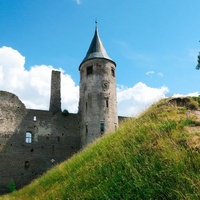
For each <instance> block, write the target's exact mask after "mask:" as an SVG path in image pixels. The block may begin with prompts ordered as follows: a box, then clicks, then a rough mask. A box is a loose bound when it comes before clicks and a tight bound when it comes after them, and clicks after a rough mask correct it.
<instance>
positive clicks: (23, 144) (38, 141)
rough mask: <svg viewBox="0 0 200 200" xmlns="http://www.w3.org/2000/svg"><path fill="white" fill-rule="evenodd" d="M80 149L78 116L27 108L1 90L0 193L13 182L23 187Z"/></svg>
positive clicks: (14, 96) (12, 95) (5, 190)
mask: <svg viewBox="0 0 200 200" xmlns="http://www.w3.org/2000/svg"><path fill="white" fill-rule="evenodd" d="M27 132H29V133H31V136H32V137H31V139H30V138H29V139H28V140H31V142H30V141H29V142H27V139H26V133H27ZM79 149H80V128H79V115H78V114H69V115H63V114H62V113H61V112H58V113H52V112H49V111H41V110H31V109H26V108H25V106H24V104H23V103H22V102H21V101H20V100H19V99H18V97H17V96H16V95H14V94H11V93H8V92H4V91H0V163H1V164H0V194H2V193H4V192H7V187H8V185H9V183H10V181H11V180H14V182H15V184H16V187H17V188H21V187H23V186H24V185H26V184H28V183H30V182H31V181H32V180H33V179H35V178H37V177H38V176H40V175H41V174H42V173H44V172H46V171H47V170H48V169H50V168H51V167H52V166H53V165H55V164H57V163H60V162H62V161H64V160H66V159H67V158H69V157H71V156H72V155H73V154H74V153H75V152H77V151H78V150H79Z"/></svg>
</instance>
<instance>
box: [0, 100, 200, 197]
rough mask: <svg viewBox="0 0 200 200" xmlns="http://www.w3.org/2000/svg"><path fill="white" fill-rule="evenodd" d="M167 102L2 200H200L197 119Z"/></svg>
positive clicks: (129, 121) (127, 122)
mask: <svg viewBox="0 0 200 200" xmlns="http://www.w3.org/2000/svg"><path fill="white" fill-rule="evenodd" d="M166 101H167V100H163V101H161V102H159V103H158V104H155V105H153V106H152V107H151V108H150V109H149V110H148V111H147V112H145V113H144V114H142V115H141V116H140V117H139V118H137V119H131V120H127V121H126V122H125V123H124V124H122V125H121V126H120V128H119V129H118V130H117V131H116V132H115V133H114V134H109V135H106V136H105V137H103V138H101V139H99V140H97V141H96V142H95V143H94V144H92V145H90V146H89V147H88V148H86V149H85V150H84V151H82V152H80V153H79V154H77V155H75V156H74V157H72V158H71V159H70V160H68V161H66V162H64V163H62V164H60V165H58V166H56V167H55V168H53V169H52V170H50V171H49V172H47V173H46V174H45V175H43V176H42V177H41V178H39V179H37V180H35V181H34V182H33V183H32V184H30V185H29V186H27V187H25V188H23V189H22V190H20V191H17V192H14V193H11V194H9V195H7V196H3V197H1V198H0V199H1V200H2V199H20V200H23V199H24V200H27V199H42V200H44V199H56V198H57V199H103V200H105V199H200V151H199V149H194V148H192V145H191V143H189V141H191V138H194V137H195V138H197V136H199V133H195V132H193V133H189V132H188V131H187V129H186V128H185V127H186V126H191V124H192V125H194V124H197V122H196V121H195V120H196V119H195V117H192V116H191V117H189V118H188V117H186V112H187V110H186V109H185V107H181V108H178V107H176V106H174V105H170V104H169V103H166ZM189 144H190V145H189Z"/></svg>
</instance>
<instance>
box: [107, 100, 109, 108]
mask: <svg viewBox="0 0 200 200" xmlns="http://www.w3.org/2000/svg"><path fill="white" fill-rule="evenodd" d="M108 107H109V101H108V99H106V108H108Z"/></svg>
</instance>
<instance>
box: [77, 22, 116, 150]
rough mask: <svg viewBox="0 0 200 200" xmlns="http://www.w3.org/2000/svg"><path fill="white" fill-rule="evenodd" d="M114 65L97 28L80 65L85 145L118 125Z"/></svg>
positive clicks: (82, 132)
mask: <svg viewBox="0 0 200 200" xmlns="http://www.w3.org/2000/svg"><path fill="white" fill-rule="evenodd" d="M115 69H116V64H115V62H114V61H113V60H112V59H111V58H110V57H109V56H108V54H107V53H106V50H105V48H104V46H103V44H102V42H101V39H100V37H99V34H98V29H97V25H96V27H95V33H94V37H93V39H92V42H91V44H90V47H89V49H88V52H87V54H86V56H85V58H84V59H83V61H82V62H81V64H80V66H79V70H80V99H79V113H80V117H81V137H82V139H81V140H82V141H81V142H82V146H83V147H84V146H86V145H87V144H89V143H91V142H92V141H93V140H95V139H96V138H98V137H100V136H101V135H103V134H105V133H108V132H110V131H114V130H115V129H116V128H117V126H118V115H117V97H116V77H115V75H116V74H115Z"/></svg>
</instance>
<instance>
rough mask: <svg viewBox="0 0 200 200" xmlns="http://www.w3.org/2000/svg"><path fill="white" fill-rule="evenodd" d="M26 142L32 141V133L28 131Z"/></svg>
mask: <svg viewBox="0 0 200 200" xmlns="http://www.w3.org/2000/svg"><path fill="white" fill-rule="evenodd" d="M26 143H32V133H31V132H26Z"/></svg>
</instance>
